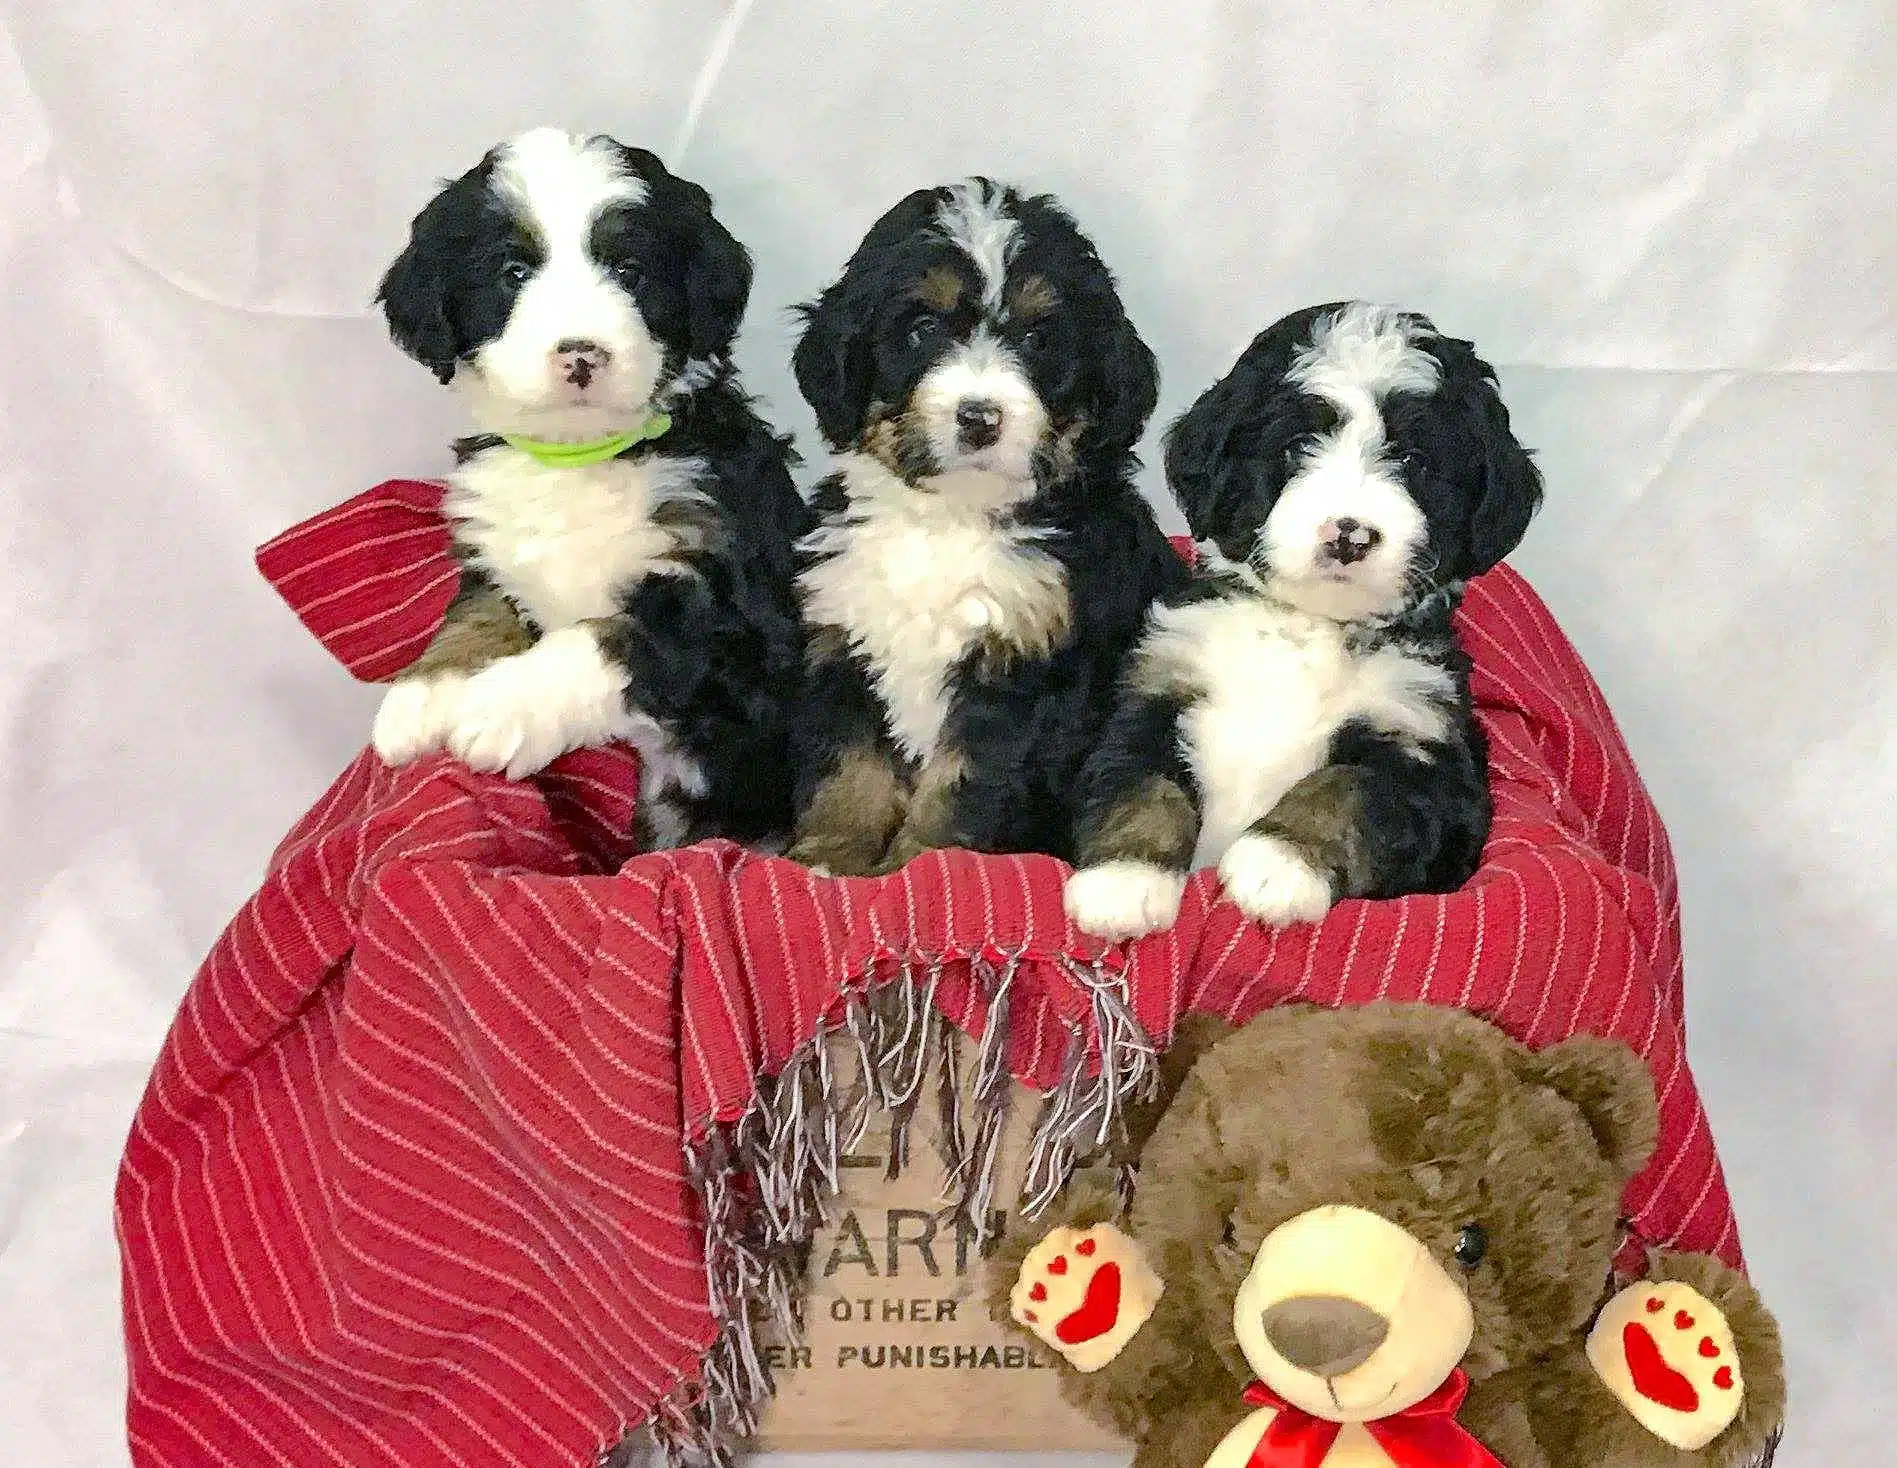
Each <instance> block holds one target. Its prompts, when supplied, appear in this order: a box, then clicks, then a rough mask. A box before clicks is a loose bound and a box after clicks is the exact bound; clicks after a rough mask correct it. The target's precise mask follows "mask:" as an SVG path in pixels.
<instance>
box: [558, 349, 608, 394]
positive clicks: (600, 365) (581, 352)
mask: <svg viewBox="0 0 1897 1468" xmlns="http://www.w3.org/2000/svg"><path fill="white" fill-rule="evenodd" d="M612 359H613V354H612V353H611V352H609V351H607V350H606V348H604V347H602V346H601V345H600V344H599V343H598V342H596V341H588V340H587V339H586V338H585V337H581V336H569V337H562V338H561V339H560V340H559V341H558V342H556V343H555V344H554V347H553V364H554V368H555V370H556V371H558V372H559V374H560V375H561V376H562V377H564V378H565V379H566V380H567V381H568V382H570V383H572V384H573V386H575V387H580V388H583V387H585V386H586V385H587V384H588V383H589V382H591V381H592V380H593V378H594V377H595V376H597V375H598V374H599V373H600V372H603V371H604V370H605V368H606V364H607V363H608V362H610V361H612Z"/></svg>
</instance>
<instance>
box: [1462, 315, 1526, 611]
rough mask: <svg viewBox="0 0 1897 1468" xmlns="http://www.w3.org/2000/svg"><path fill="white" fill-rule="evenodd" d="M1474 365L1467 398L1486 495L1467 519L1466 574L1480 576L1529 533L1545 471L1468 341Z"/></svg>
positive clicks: (1489, 370) (1489, 369) (1489, 371)
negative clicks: (1520, 437)
mask: <svg viewBox="0 0 1897 1468" xmlns="http://www.w3.org/2000/svg"><path fill="white" fill-rule="evenodd" d="M1457 345H1459V346H1461V347H1463V348H1465V349H1466V350H1467V353H1468V358H1469V363H1470V366H1471V368H1472V370H1473V374H1474V375H1473V380H1472V381H1471V383H1470V386H1469V389H1468V399H1469V403H1470V407H1471V410H1472V411H1473V413H1474V415H1475V423H1476V434H1477V436H1478V437H1479V438H1480V440H1481V443H1482V494H1481V497H1480V498H1479V499H1478V500H1477V501H1476V505H1475V510H1474V512H1473V513H1472V514H1471V515H1470V518H1469V566H1468V568H1467V571H1466V574H1468V575H1470V576H1480V575H1481V574H1482V573H1483V572H1484V571H1488V570H1491V569H1493V568H1494V567H1495V566H1497V565H1499V564H1500V563H1501V561H1502V559H1503V558H1504V557H1505V556H1507V555H1508V553H1509V552H1510V551H1512V550H1514V549H1515V547H1516V546H1518V545H1520V544H1521V542H1522V537H1523V536H1524V535H1526V534H1527V533H1528V524H1529V521H1531V520H1533V519H1534V518H1535V511H1537V510H1538V509H1540V508H1541V471H1540V470H1539V469H1537V468H1536V467H1535V461H1534V458H1533V457H1532V456H1531V455H1530V454H1529V452H1528V450H1527V449H1525V448H1523V447H1522V446H1521V443H1520V441H1519V440H1518V439H1517V438H1516V437H1515V433H1514V430H1513V429H1512V428H1511V427H1510V426H1509V420H1508V406H1507V405H1506V404H1505V403H1504V402H1503V401H1502V395H1501V393H1500V392H1499V391H1498V390H1497V387H1496V382H1495V369H1494V368H1492V367H1490V366H1489V364H1488V363H1486V362H1484V361H1483V360H1482V359H1481V358H1480V357H1477V356H1476V355H1475V350H1474V348H1473V347H1471V346H1470V345H1469V343H1467V342H1460V343H1457Z"/></svg>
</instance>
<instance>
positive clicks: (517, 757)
mask: <svg viewBox="0 0 1897 1468" xmlns="http://www.w3.org/2000/svg"><path fill="white" fill-rule="evenodd" d="M630 723H631V720H630V718H629V716H628V714H627V712H626V704H625V675H624V674H623V673H622V672H620V671H619V669H617V668H615V667H613V666H612V665H611V664H609V663H608V662H607V661H606V659H605V658H604V657H602V656H601V654H600V651H599V644H598V643H597V642H596V641H594V639H593V637H592V634H591V633H589V632H587V631H585V630H584V629H582V628H578V627H572V628H566V629H563V630H561V631H559V632H551V633H549V634H547V636H545V637H543V638H541V639H540V641H539V642H536V643H535V644H534V645H533V646H532V647H530V648H528V649H527V650H526V651H525V652H520V653H515V654H514V655H513V656H512V657H505V658H501V659H500V660H499V661H498V662H494V663H491V664H489V665H488V666H487V667H486V668H484V669H482V670H481V671H480V672H479V673H476V674H475V675H474V676H473V677H472V678H470V679H469V680H468V686H467V688H466V689H465V690H464V691H463V693H462V696H461V700H460V707H459V708H458V709H457V710H456V715H455V719H454V723H453V726H452V727H451V728H450V730H449V732H448V747H449V748H450V749H451V750H453V751H454V752H455V754H456V756H457V757H459V758H460V759H461V761H462V762H463V763H465V764H466V765H467V766H468V767H469V768H470V769H474V770H499V771H502V772H504V773H505V774H506V775H507V778H508V779H510V780H520V779H524V778H525V777H526V776H528V775H532V774H535V773H537V772H538V771H540V770H544V769H545V768H546V767H547V766H548V765H550V764H552V763H553V762H554V761H555V760H556V759H558V758H559V757H560V756H561V755H563V754H565V753H566V752H567V751H568V750H572V749H580V748H583V747H585V746H587V745H594V744H605V743H607V742H608V741H610V740H612V739H615V738H618V737H619V736H620V735H621V734H622V733H623V732H625V730H626V729H627V728H628V726H629V725H630Z"/></svg>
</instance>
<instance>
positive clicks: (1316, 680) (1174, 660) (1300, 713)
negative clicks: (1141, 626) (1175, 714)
mask: <svg viewBox="0 0 1897 1468" xmlns="http://www.w3.org/2000/svg"><path fill="white" fill-rule="evenodd" d="M1142 655H1143V656H1144V657H1146V658H1148V659H1158V660H1162V661H1163V662H1164V663H1165V664H1167V665H1169V666H1171V667H1173V668H1176V669H1178V670H1180V671H1181V672H1182V673H1184V674H1185V675H1186V677H1187V678H1188V679H1190V681H1191V682H1192V683H1193V684H1195V685H1196V686H1197V687H1199V688H1202V689H1204V690H1205V696H1204V697H1203V698H1201V699H1199V700H1198V701H1197V702H1195V703H1193V704H1192V705H1190V706H1189V707H1188V708H1187V709H1186V711H1185V712H1184V713H1183V714H1182V715H1181V716H1180V722H1179V737H1180V746H1181V750H1182V752H1183V753H1184V755H1185V757H1186V760H1187V762H1188V763H1189V764H1190V765H1191V767H1192V771H1193V775H1194V777H1195V778H1196V779H1197V781H1198V783H1199V789H1200V790H1201V792H1202V793H1203V797H1204V814H1203V820H1202V824H1201V826H1200V831H1199V844H1198V848H1197V850H1196V851H1195V852H1194V854H1193V866H1194V867H1195V868H1198V867H1205V866H1214V865H1216V864H1217V863H1218V860H1219V858H1220V857H1221V856H1223V855H1224V854H1225V850H1226V848H1227V847H1229V846H1230V845H1231V844H1232V842H1233V841H1235V840H1236V839H1237V838H1238V837H1239V836H1241V835H1242V834H1244V831H1245V829H1246V827H1248V826H1249V825H1251V823H1252V822H1253V821H1255V820H1257V819H1258V818H1259V817H1260V816H1263V815H1265V814H1267V813H1268V812H1269V811H1270V810H1271V808H1272V807H1273V806H1274V805H1276V804H1277V803H1278V800H1279V798H1280V797H1282V796H1283V795H1284V793H1285V792H1286V791H1287V790H1289V789H1290V788H1291V787H1292V786H1293V785H1295V784H1296V783H1297V782H1298V781H1299V780H1301V779H1303V778H1304V777H1305V776H1306V775H1308V774H1310V773H1311V772H1312V771H1313V770H1315V769H1317V768H1318V767H1319V766H1320V765H1322V764H1323V762H1324V759H1325V756H1326V754H1327V752H1328V751H1329V748H1330V742H1331V739H1332V736H1334V735H1335V734H1336V733H1337V731H1338V729H1339V728H1341V727H1342V726H1343V725H1344V724H1345V723H1347V722H1349V721H1350V720H1353V719H1361V720H1364V721H1365V722H1367V723H1369V724H1371V725H1373V726H1374V727H1376V728H1379V729H1384V730H1387V731H1389V732H1390V733H1392V734H1396V735H1399V736H1402V737H1405V738H1408V739H1412V740H1416V741H1423V740H1430V739H1440V738H1441V737H1442V735H1443V733H1444V730H1445V727H1446V717H1445V714H1444V712H1443V708H1442V705H1441V700H1444V699H1447V698H1448V697H1449V696H1450V695H1451V693H1452V692H1453V687H1454V685H1453V682H1452V680H1451V677H1450V675H1449V673H1448V672H1447V671H1445V670H1444V669H1442V668H1439V667H1436V666H1434V665H1433V664H1429V663H1423V662H1418V661H1416V660H1415V659H1413V658H1410V657H1406V656H1405V655H1404V654H1403V653H1401V652H1399V651H1397V650H1396V649H1394V648H1380V649H1378V650H1376V651H1374V652H1370V653H1366V654H1357V653H1353V652H1351V651H1350V650H1349V649H1348V648H1347V647H1346V646H1345V641H1344V629H1343V628H1342V627H1341V626H1339V625H1338V624H1337V623H1335V622H1332V621H1329V620H1328V619H1326V618H1322V617H1314V616H1310V615H1308V614H1306V613H1303V612H1299V611H1296V610H1294V609H1292V608H1289V607H1285V606H1282V605H1279V604H1277V603H1274V602H1268V601H1265V600H1263V599H1260V598H1256V597H1233V598H1225V599H1221V600H1218V601H1205V602H1195V603H1193V604H1191V605H1188V606H1183V607H1162V608H1161V609H1159V610H1158V611H1157V612H1155V613H1154V615H1153V623H1152V627H1151V630H1150V631H1149V632H1148V633H1147V636H1146V640H1145V642H1144V644H1143V649H1142Z"/></svg>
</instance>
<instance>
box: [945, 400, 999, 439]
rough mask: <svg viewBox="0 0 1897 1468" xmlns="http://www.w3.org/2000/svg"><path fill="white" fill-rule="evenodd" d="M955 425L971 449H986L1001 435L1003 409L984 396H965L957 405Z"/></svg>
mask: <svg viewBox="0 0 1897 1468" xmlns="http://www.w3.org/2000/svg"><path fill="white" fill-rule="evenodd" d="M955 426H956V428H957V429H959V430H960V432H961V439H962V442H963V443H965V444H967V445H968V446H969V447H970V448H971V449H985V448H987V447H988V445H989V444H991V443H993V442H994V441H995V440H996V439H998V438H1000V437H1001V409H1000V408H998V407H996V406H995V405H994V404H993V403H991V402H988V401H986V400H985V399H982V398H963V399H962V401H961V402H960V403H958V404H957V405H956V407H955Z"/></svg>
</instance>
